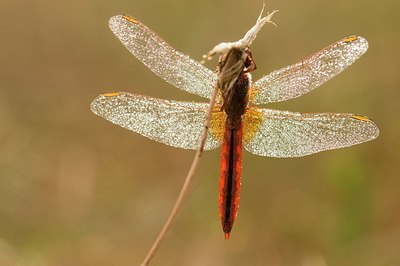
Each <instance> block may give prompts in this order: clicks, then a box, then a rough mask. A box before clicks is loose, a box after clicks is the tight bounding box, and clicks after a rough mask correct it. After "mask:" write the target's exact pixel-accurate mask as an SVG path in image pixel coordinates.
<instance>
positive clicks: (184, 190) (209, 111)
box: [141, 85, 218, 266]
mask: <svg viewBox="0 0 400 266" xmlns="http://www.w3.org/2000/svg"><path fill="white" fill-rule="evenodd" d="M217 91H218V86H217V85H216V86H215V88H214V91H213V94H212V96H211V99H210V104H209V106H208V109H207V113H206V117H205V121H204V128H203V131H202V133H201V142H200V147H199V148H198V149H197V151H196V154H195V156H194V159H193V162H192V165H191V166H190V169H189V172H188V174H187V176H186V179H185V182H184V183H183V186H182V189H181V191H180V193H179V196H178V198H177V199H176V202H175V205H174V207H173V209H172V211H171V213H170V215H169V217H168V219H167V221H166V222H165V224H164V227H163V228H162V230H161V232H160V233H159V235H158V236H157V238H156V240H155V241H154V243H153V245H152V247H151V248H150V250H149V252H148V253H147V255H146V258H145V259H144V261H143V262H142V264H141V266H147V265H149V263H150V260H151V259H152V258H153V257H154V255H155V253H156V251H157V249H158V248H159V246H160V244H161V242H162V240H164V238H165V235H166V234H167V232H168V230H169V228H170V227H171V225H172V222H173V221H174V219H175V217H176V214H177V213H178V211H179V209H180V208H181V206H182V203H183V200H184V199H185V196H186V194H187V191H188V188H189V185H190V183H191V182H192V180H193V177H194V175H195V173H196V170H197V166H198V165H199V162H200V158H201V156H202V154H203V151H204V145H205V143H206V139H207V133H208V128H209V127H210V121H211V116H212V111H213V108H214V104H215V98H216V95H217Z"/></svg>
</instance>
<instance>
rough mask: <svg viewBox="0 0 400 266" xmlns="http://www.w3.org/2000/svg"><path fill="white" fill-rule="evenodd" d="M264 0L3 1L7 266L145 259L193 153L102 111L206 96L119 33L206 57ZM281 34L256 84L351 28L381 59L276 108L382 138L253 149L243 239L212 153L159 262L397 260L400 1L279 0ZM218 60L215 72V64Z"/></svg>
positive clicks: (0, 246)
mask: <svg viewBox="0 0 400 266" xmlns="http://www.w3.org/2000/svg"><path fill="white" fill-rule="evenodd" d="M261 5H262V2H261V1H237V0H235V1H210V0H205V1H183V0H174V1H161V0H160V1H136V0H132V1H122V0H120V1H91V0H83V1H77V0H71V1H49V0H48V1H45V0H41V1H21V0H15V1H6V0H2V1H0V33H1V35H0V265H23V266H25V265H76V266H79V265H85V266H86V265H138V264H139V263H140V261H141V260H142V259H143V256H144V254H145V252H146V251H147V249H148V248H149V246H150V245H151V243H152V241H153V240H154V238H155V236H156V234H157V233H158V231H159V230H160V228H161V226H162V224H163V222H164V220H165V218H166V216H167V214H168V212H169V210H170V209H171V206H172V204H173V202H174V200H175V198H176V195H177V192H178V190H179V188H180V186H181V184H182V182H183V178H184V176H185V174H186V172H187V170H188V168H189V164H190V162H191V160H192V157H193V152H192V151H185V150H179V149H175V148H171V147H167V146H164V145H161V144H158V143H155V142H153V141H150V140H148V139H145V138H144V137H141V136H140V135H137V134H134V133H132V132H129V131H127V130H125V129H122V128H119V127H117V126H114V125H112V124H111V123H108V122H107V121H105V120H103V119H101V118H99V117H97V116H95V115H94V114H93V113H91V111H90V109H89V104H90V102H91V100H92V99H93V98H95V97H96V96H97V95H98V94H99V93H101V92H104V91H113V90H121V91H129V92H135V93H141V94H145V95H149V96H154V97H159V98H167V99H177V100H195V101H201V100H202V99H200V98H198V97H196V96H193V95H189V94H187V93H185V92H182V91H180V90H178V89H175V88H173V87H172V86H171V85H169V84H167V83H165V82H164V81H163V80H161V79H160V78H158V77H157V76H155V75H154V74H153V73H152V72H150V71H149V70H148V69H146V67H144V66H143V65H142V64H141V63H140V62H139V61H138V60H136V59H135V58H134V57H133V56H131V55H130V54H129V53H128V51H127V50H126V49H125V48H124V47H123V46H122V45H121V44H120V43H119V41H118V40H117V39H116V38H115V37H114V36H113V34H112V33H111V31H110V30H109V29H108V25H107V21H108V19H109V18H110V17H111V16H112V15H116V14H120V13H126V14H130V15H132V16H134V17H137V18H138V19H140V20H141V21H143V22H144V23H145V24H147V25H148V26H149V27H150V28H152V29H153V30H154V31H155V32H157V33H158V34H159V35H160V36H162V37H163V38H164V39H165V40H167V41H168V42H169V43H170V44H171V45H172V46H174V47H176V48H177V49H178V50H180V51H182V52H184V53H187V54H189V55H190V56H191V57H192V58H194V59H200V58H201V55H202V54H204V53H205V52H207V51H208V50H209V49H210V48H211V47H213V46H214V45H215V44H216V43H219V42H221V41H232V40H237V39H238V38H240V37H242V36H243V34H244V33H245V32H246V31H247V30H248V29H249V27H250V26H252V25H253V24H254V22H255V19H256V17H257V16H258V13H259V11H260V8H261ZM273 9H279V10H280V12H279V13H277V14H276V16H275V17H274V21H275V22H276V23H277V24H278V28H275V27H273V26H271V25H267V26H266V27H264V28H263V29H262V31H261V33H260V34H259V36H258V38H257V40H256V41H255V42H254V44H253V47H252V51H253V55H254V58H255V60H256V62H257V65H258V67H259V68H258V70H257V71H256V72H255V73H254V75H253V76H254V79H258V78H260V77H261V76H262V75H264V74H267V73H268V72H270V71H272V70H274V69H276V68H280V67H283V66H286V65H288V64H291V63H295V62H297V61H299V60H301V59H303V58H304V57H306V56H308V55H310V54H311V53H313V52H315V51H317V50H319V49H321V48H322V47H324V46H326V45H328V44H330V43H332V42H334V41H336V40H339V39H341V38H342V37H346V36H349V35H352V34H358V35H362V36H364V37H366V38H367V39H368V41H369V44H370V49H369V51H368V52H367V53H366V54H365V55H364V56H363V57H362V58H361V59H360V60H359V61H357V63H356V64H355V65H354V66H352V67H350V68H349V69H348V70H346V71H345V72H343V73H342V74H341V75H339V76H338V77H336V78H335V79H333V80H332V81H329V82H328V83H327V84H325V85H323V87H322V88H320V89H318V90H316V91H315V92H312V93H310V94H308V95H306V96H303V97H301V98H298V99H295V100H292V101H287V102H283V103H279V104H274V105H271V106H270V107H271V108H277V109H284V110H285V109H287V110H291V111H301V112H353V113H360V114H364V115H367V116H370V117H372V118H373V119H374V120H375V121H376V122H377V123H378V125H379V126H380V129H381V135H380V137H379V138H378V139H377V140H376V141H373V142H369V143H366V144H363V145H359V146H355V147H352V148H347V149H342V150H336V151H329V152H323V153H320V154H316V155H313V156H308V157H304V158H299V159H271V158H265V157H258V156H255V155H252V154H249V153H245V154H244V169H243V181H242V185H243V188H242V199H241V205H240V210H239V216H238V219H237V222H236V224H235V227H234V229H233V232H232V239H231V240H230V241H225V240H224V239H223V234H222V231H221V228H220V227H221V226H220V221H219V217H218V210H217V186H218V167H219V156H220V155H219V153H220V151H219V150H215V151H211V152H207V153H206V154H205V156H204V159H203V161H202V162H201V165H200V169H199V171H198V174H197V176H196V178H195V181H194V183H193V185H192V187H191V190H190V193H189V197H188V200H187V202H186V203H185V205H184V206H183V209H182V211H181V212H180V214H179V215H178V218H177V221H176V223H175V224H174V225H173V227H172V231H171V232H170V233H169V235H168V237H167V239H166V240H165V242H164V243H163V246H162V247H161V249H160V251H159V253H158V254H157V255H156V257H155V259H154V265H278V266H279V265H288V266H293V265H300V266H325V265H364V266H375V265H376V266H382V265H387V266H389V265H393V266H395V265H400V252H399V247H400V193H399V190H400V178H399V176H400V175H399V163H400V161H399V159H400V141H399V133H400V124H399V118H398V117H399V113H400V108H399V95H400V93H399V84H400V75H399V59H400V57H399V55H400V53H399V47H400V43H399V41H400V36H399V29H398V26H399V25H400V21H399V20H400V19H399V3H398V1H395V0H386V1H381V2H377V1H371V0H368V1H363V0H353V1H347V0H337V1H318V0H303V1H276V0H272V1H268V3H267V10H273ZM213 64H215V61H214V62H213V63H210V64H209V66H210V67H212V65H213Z"/></svg>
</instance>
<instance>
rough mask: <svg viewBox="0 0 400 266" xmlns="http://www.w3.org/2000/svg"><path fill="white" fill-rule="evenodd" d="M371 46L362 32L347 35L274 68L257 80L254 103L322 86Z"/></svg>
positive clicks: (290, 97) (302, 92)
mask: <svg viewBox="0 0 400 266" xmlns="http://www.w3.org/2000/svg"><path fill="white" fill-rule="evenodd" d="M367 49H368V42H367V40H366V39H364V38H363V37H360V36H351V37H347V38H344V39H342V40H340V41H338V42H336V43H333V44H331V45H330V46H328V47H326V48H324V49H322V50H321V51H319V52H317V53H315V54H313V55H312V56H310V57H308V58H307V59H305V60H303V61H301V62H299V63H297V64H294V65H290V66H288V67H285V68H282V69H279V70H276V71H273V72H272V73H270V74H269V75H266V76H264V77H262V78H261V79H259V80H258V81H256V82H255V83H254V95H255V96H254V98H253V99H252V102H253V103H254V104H264V103H271V102H280V101H285V100H288V99H292V98H296V97H299V96H301V95H303V94H306V93H308V92H310V91H312V90H313V89H315V88H317V87H319V86H320V85H322V84H323V83H324V82H326V81H328V80H329V79H331V78H333V77H334V76H336V75H337V74H339V73H340V72H342V71H343V70H344V69H345V68H346V67H348V66H350V65H351V64H352V63H354V61H356V60H357V59H358V58H359V57H360V56H362V55H363V54H364V53H365V52H366V51H367Z"/></svg>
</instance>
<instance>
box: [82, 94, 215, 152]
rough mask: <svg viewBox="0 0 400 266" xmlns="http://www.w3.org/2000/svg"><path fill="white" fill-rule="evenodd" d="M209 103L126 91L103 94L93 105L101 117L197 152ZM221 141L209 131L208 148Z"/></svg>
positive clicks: (142, 133) (167, 143)
mask: <svg viewBox="0 0 400 266" xmlns="http://www.w3.org/2000/svg"><path fill="white" fill-rule="evenodd" d="M207 106H208V104H206V103H193V102H177V101H168V100H163V99H156V98H150V97H145V96H142V95H135V94H130V93H126V92H119V93H118V92H116V93H104V94H101V95H99V96H98V97H97V98H96V99H94V100H93V102H92V103H91V105H90V108H91V110H92V111H93V112H94V113H95V114H96V115H98V116H101V117H103V118H105V119H107V120H108V121H110V122H112V123H114V124H117V125H119V126H121V127H124V128H126V129H129V130H132V131H134V132H136V133H139V134H141V135H143V136H145V137H148V138H149V139H152V140H155V141H158V142H161V143H164V144H166V145H170V146H173V147H178V148H183V149H197V148H198V147H199V146H200V135H201V132H202V130H203V124H204V118H205V115H206V111H207ZM220 143H221V141H220V140H219V139H218V138H217V137H216V136H215V135H213V134H212V132H209V134H208V137H207V141H206V145H205V149H214V148H217V147H218V146H219V145H220Z"/></svg>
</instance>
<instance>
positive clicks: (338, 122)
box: [244, 108, 379, 158]
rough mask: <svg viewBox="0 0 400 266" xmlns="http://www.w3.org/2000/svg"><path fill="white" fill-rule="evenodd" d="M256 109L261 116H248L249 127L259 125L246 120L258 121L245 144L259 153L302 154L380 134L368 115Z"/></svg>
mask: <svg viewBox="0 0 400 266" xmlns="http://www.w3.org/2000/svg"><path fill="white" fill-rule="evenodd" d="M256 110H257V113H259V115H258V117H259V119H256V120H255V119H253V118H246V117H245V119H244V123H245V124H244V129H245V130H246V128H253V129H254V127H255V126H254V125H246V121H258V125H256V127H257V128H256V130H253V131H254V134H253V135H252V137H251V138H249V139H247V141H246V139H245V144H244V147H245V148H246V149H247V150H248V151H250V152H251V153H254V154H257V155H262V156H270V157H283V158H288V157H301V156H305V155H309V154H313V153H317V152H320V151H325V150H332V149H337V148H343V147H348V146H352V145H355V144H359V143H363V142H366V141H369V140H373V139H375V138H376V137H378V135H379V129H378V127H377V125H376V124H375V123H374V122H373V121H372V120H370V119H369V118H367V117H365V116H360V115H354V114H334V113H315V114H301V113H292V112H287V111H277V110H271V109H258V108H257V109H256ZM250 113H251V112H250ZM253 113H254V111H253ZM247 124H248V123H247Z"/></svg>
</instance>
